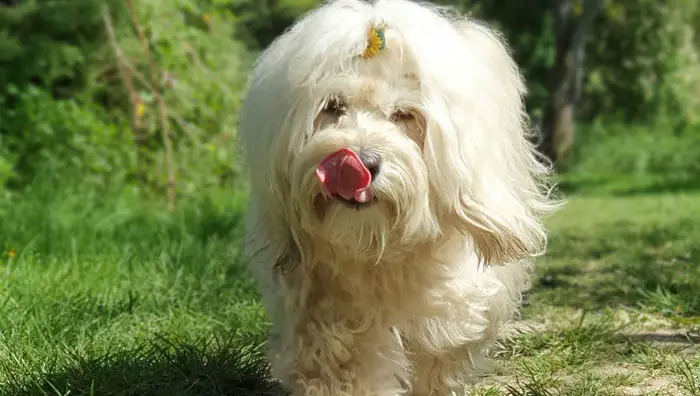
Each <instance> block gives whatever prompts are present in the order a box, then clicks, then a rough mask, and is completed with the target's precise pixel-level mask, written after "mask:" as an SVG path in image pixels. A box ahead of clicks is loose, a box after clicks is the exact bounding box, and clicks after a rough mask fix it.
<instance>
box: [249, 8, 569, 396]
mask: <svg viewBox="0 0 700 396" xmlns="http://www.w3.org/2000/svg"><path fill="white" fill-rule="evenodd" d="M524 93H525V87H524V84H523V80H522V78H521V75H520V73H519V71H518V68H517V66H516V64H515V62H514V60H513V59H512V58H511V56H510V54H509V51H508V49H507V47H506V45H505V44H504V41H503V39H502V38H501V37H500V36H499V35H498V34H496V33H495V32H494V31H492V30H490V29H489V28H487V27H485V26H484V25H483V24H480V23H477V22H474V21H472V20H468V19H465V18H461V17H459V16H457V15H456V14H455V13H453V12H451V11H450V10H447V9H444V8H438V7H436V6H433V5H428V4H420V3H416V2H412V1H408V0H376V1H360V0H336V1H331V2H327V3H326V4H324V5H322V6H320V7H319V8H317V9H315V10H313V11H312V12H310V13H308V14H307V15H305V16H304V17H303V18H301V19H300V20H299V21H298V22H297V23H296V24H295V25H294V26H292V27H291V28H290V29H289V30H287V31H286V32H285V33H284V34H282V35H281V36H280V37H278V38H277V39H276V40H275V41H274V42H273V43H272V44H271V45H270V46H269V48H267V49H266V50H265V51H264V52H263V54H262V55H261V57H260V58H259V60H258V61H257V63H256V66H255V69H254V71H253V73H252V77H251V80H250V85H249V89H248V91H247V95H246V97H245V100H244V105H243V108H242V112H241V118H240V131H239V133H240V138H241V142H242V149H243V154H244V157H245V165H246V169H247V173H248V177H249V178H250V188H251V194H250V201H249V206H248V211H247V219H246V221H247V241H246V251H247V254H248V255H249V257H250V264H251V268H252V272H253V274H254V276H255V277H256V278H257V281H258V283H259V285H260V288H261V292H262V296H263V299H264V304H265V307H266V310H267V313H268V314H269V315H270V317H271V320H272V322H273V327H272V334H271V337H270V339H269V345H268V348H269V352H270V353H269V356H270V360H271V367H272V372H273V375H275V376H276V377H277V378H279V380H280V381H281V382H282V383H283V384H284V385H285V386H286V387H288V389H289V390H290V391H291V393H292V394H293V395H295V396H299V395H304V396H306V395H309V396H310V395H324V396H325V395H332V396H350V395H352V396H360V395H363V396H364V395H367V396H370V395H372V396H385V395H387V396H388V395H392V396H393V395H414V396H424V395H448V394H452V392H463V391H464V389H465V387H466V386H467V385H468V384H469V381H470V380H471V379H473V378H474V377H475V374H476V373H478V372H480V369H481V368H482V367H485V366H484V363H485V361H484V359H483V356H484V354H485V351H486V350H487V348H488V346H489V345H490V344H492V342H493V341H494V340H495V339H496V338H497V337H498V336H499V334H500V333H501V332H502V329H503V328H504V325H505V324H507V322H508V321H509V320H510V319H511V318H512V317H513V316H514V314H515V313H516V312H517V310H518V308H519V304H520V301H521V293H522V292H523V291H524V290H525V288H526V287H527V285H528V274H529V272H530V268H531V260H532V258H533V257H534V256H536V255H538V254H540V253H542V252H543V250H544V247H545V243H546V232H545V228H544V226H543V223H542V218H543V216H544V215H545V214H547V213H549V212H551V211H552V210H553V209H554V207H555V203H554V201H553V200H552V199H550V196H549V189H548V187H547V184H546V178H547V176H548V173H549V169H548V167H547V166H545V165H543V162H542V161H540V160H539V159H538V158H537V157H536V154H535V152H534V150H533V146H532V144H531V142H530V140H529V133H528V130H527V125H528V123H527V116H526V113H525V110H524V105H523V95H524Z"/></svg>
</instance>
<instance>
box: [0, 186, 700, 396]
mask: <svg viewBox="0 0 700 396" xmlns="http://www.w3.org/2000/svg"><path fill="white" fill-rule="evenodd" d="M59 182H60V180H59V181H54V183H36V184H35V185H33V186H32V187H30V188H29V189H28V190H27V191H26V192H24V193H22V194H20V195H14V196H8V197H6V198H5V199H3V200H0V249H2V252H3V253H4V256H3V257H2V259H0V394H3V395H203V394H207V395H236V396H249V395H277V394H280V391H279V389H276V387H275V384H274V383H273V382H272V381H270V380H269V378H268V376H267V366H266V363H265V362H264V359H262V355H261V353H262V349H261V345H262V344H263V342H264V338H265V334H266V332H267V329H268V323H267V322H266V318H265V316H264V312H263V309H262V307H261V305H260V303H259V300H258V295H257V292H256V289H255V285H254V284H253V282H252V281H251V280H250V276H249V274H248V272H247V270H246V268H245V263H244V262H243V260H242V258H241V253H240V248H241V238H242V229H241V222H242V217H241V216H242V209H243V207H244V205H245V200H244V194H243V192H242V191H238V192H237V191H235V190H234V191H212V192H201V194H199V195H198V198H197V199H194V198H183V201H181V202H180V205H179V208H178V210H177V212H176V213H175V214H173V215H169V214H167V213H166V212H165V211H164V210H163V206H164V205H162V203H161V202H158V201H154V200H153V199H152V198H149V197H144V196H142V195H140V193H139V192H138V191H132V190H129V189H123V188H118V187H116V186H115V187H105V188H103V189H102V190H95V189H82V188H79V187H71V186H79V185H80V184H79V183H71V182H70V181H64V182H60V183H59ZM59 184H60V187H56V186H58V185H59ZM549 225H550V227H551V230H552V235H551V244H550V251H549V254H548V255H546V256H545V257H543V258H542V259H541V260H540V262H539V265H538V272H537V276H536V278H535V280H534V285H533V286H534V287H533V290H532V291H531V292H530V293H529V294H528V296H527V299H526V306H525V307H524V310H523V318H522V321H520V322H519V323H517V326H515V328H514V333H513V335H512V336H511V337H508V338H506V339H504V341H503V342H502V343H501V344H499V345H498V346H497V347H496V348H494V350H493V357H494V362H495V371H494V373H493V374H492V375H490V376H488V377H486V378H485V379H484V380H483V381H482V382H481V383H480V384H479V386H477V387H476V388H475V389H473V390H472V391H470V394H471V395H475V396H476V395H482V396H485V395H491V396H495V395H522V396H525V395H528V396H537V395H582V396H583V395H586V396H588V395H618V394H621V395H633V394H639V395H674V396H675V395H694V394H700V355H698V354H697V353H696V352H697V348H696V346H695V343H696V342H698V341H700V335H699V334H698V330H699V329H700V297H698V296H699V294H698V293H697V291H698V290H700V266H698V263H699V262H700V243H699V242H698V241H699V240H700V192H673V193H665V192H648V193H644V194H642V193H637V194H634V195H631V194H612V193H607V194H603V193H600V192H596V193H595V194H585V193H579V194H577V195H575V196H572V197H571V198H570V202H569V204H568V205H567V207H566V208H565V209H564V210H563V211H562V212H560V213H558V214H557V215H556V216H554V217H553V218H551V219H550V220H549Z"/></svg>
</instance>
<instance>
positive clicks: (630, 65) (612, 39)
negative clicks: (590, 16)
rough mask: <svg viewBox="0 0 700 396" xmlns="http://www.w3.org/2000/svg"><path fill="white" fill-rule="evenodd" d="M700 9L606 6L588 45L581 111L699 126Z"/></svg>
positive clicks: (677, 1) (675, 4)
mask: <svg viewBox="0 0 700 396" xmlns="http://www.w3.org/2000/svg"><path fill="white" fill-rule="evenodd" d="M698 21H700V5H699V4H698V2H696V1H686V0H669V1H663V2H661V1H656V0H620V1H614V2H608V3H607V6H606V8H605V12H604V13H603V15H602V18H600V19H599V21H598V24H597V25H596V27H595V29H594V30H593V32H592V35H593V39H592V40H590V41H589V45H588V47H589V48H588V49H587V51H588V55H587V62H586V67H587V69H588V70H589V73H588V74H589V78H588V84H587V86H586V93H585V98H586V100H585V101H584V103H583V108H582V112H583V115H584V117H586V118H589V119H590V118H592V117H595V116H596V115H598V114H607V115H615V116H621V117H624V119H626V120H632V121H644V122H649V121H653V120H659V119H665V120H666V121H668V120H673V121H674V122H679V123H697V122H700V98H699V97H698V95H697V92H700V45H698V42H697V41H695V42H694V40H697V38H698V36H700V28H699V27H700V24H698V23H697V22H698Z"/></svg>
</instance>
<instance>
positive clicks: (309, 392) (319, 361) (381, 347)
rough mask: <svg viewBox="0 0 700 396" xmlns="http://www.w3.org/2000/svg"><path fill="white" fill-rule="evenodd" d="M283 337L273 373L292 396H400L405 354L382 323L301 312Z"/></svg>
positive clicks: (366, 319)
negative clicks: (302, 319)
mask: <svg viewBox="0 0 700 396" xmlns="http://www.w3.org/2000/svg"><path fill="white" fill-rule="evenodd" d="M306 317H307V320H306V321H305V322H304V323H299V325H297V326H296V327H297V329H296V331H294V332H292V333H291V335H290V336H288V337H286V340H285V341H283V343H284V344H285V345H284V346H283V348H282V349H281V351H282V352H281V353H282V354H286V356H280V360H279V361H278V366H277V368H276V369H275V371H276V372H277V374H278V375H279V376H281V377H282V378H283V382H284V383H285V384H286V385H287V387H288V388H290V390H291V394H292V396H400V395H403V394H404V392H405V390H404V389H403V387H402V386H401V381H402V380H403V381H405V373H404V370H405V367H406V358H405V355H404V353H403V350H402V349H401V348H400V344H399V341H398V340H397V339H396V337H395V335H394V334H393V333H392V332H391V331H389V330H387V329H386V327H383V326H379V325H376V324H374V323H372V321H371V320H370V319H369V318H361V319H362V320H352V321H349V320H344V321H338V320H333V321H329V320H325V319H324V318H322V317H313V316H312V317H311V318H309V316H306Z"/></svg>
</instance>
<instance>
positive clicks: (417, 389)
mask: <svg viewBox="0 0 700 396" xmlns="http://www.w3.org/2000/svg"><path fill="white" fill-rule="evenodd" d="M528 270H529V265H527V264H524V263H516V264H513V265H510V266H500V267H491V268H488V269H487V270H486V271H485V272H483V273H481V274H480V275H478V277H475V278H472V279H473V281H474V283H465V284H464V285H462V286H463V287H461V288H460V287H459V286H456V285H457V284H453V285H452V286H455V287H454V288H450V289H448V290H451V291H452V293H453V295H445V299H446V300H447V301H450V302H452V304H450V308H449V309H448V310H447V311H446V312H444V314H443V315H438V316H432V317H429V318H424V319H422V320H417V321H416V322H415V323H413V324H412V326H409V327H407V328H406V329H404V331H403V333H404V336H405V337H406V347H407V350H408V351H409V356H410V360H411V364H412V368H413V383H412V396H447V395H451V394H452V392H454V394H456V395H462V394H464V391H465V388H466V387H467V386H468V385H469V384H471V383H473V382H475V381H476V380H477V379H478V376H479V375H482V374H484V373H485V372H486V371H487V370H488V369H490V364H489V362H488V360H487V359H486V358H485V357H484V353H485V352H486V349H487V348H488V347H489V346H490V345H491V344H492V343H493V342H494V341H495V340H496V339H497V337H498V336H499V335H500V333H501V331H502V329H503V327H504V325H505V324H506V323H507V322H508V321H509V320H510V319H511V317H512V316H513V314H514V313H515V312H516V310H517V308H518V307H519V304H520V296H521V292H522V291H523V289H524V288H525V287H526V284H527V272H528ZM462 279H464V278H462ZM460 289H461V290H460ZM460 299H461V302H460V301H459V300H460Z"/></svg>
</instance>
